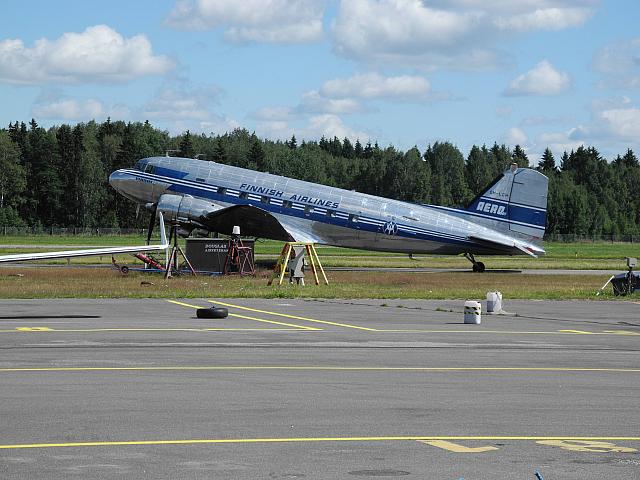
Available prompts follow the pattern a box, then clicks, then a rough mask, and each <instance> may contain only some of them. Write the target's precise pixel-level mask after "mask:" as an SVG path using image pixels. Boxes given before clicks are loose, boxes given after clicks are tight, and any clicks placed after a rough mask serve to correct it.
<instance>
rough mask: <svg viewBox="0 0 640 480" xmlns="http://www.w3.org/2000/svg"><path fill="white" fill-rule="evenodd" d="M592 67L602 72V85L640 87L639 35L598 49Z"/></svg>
mask: <svg viewBox="0 0 640 480" xmlns="http://www.w3.org/2000/svg"><path fill="white" fill-rule="evenodd" d="M593 67H594V69H595V70H596V71H597V72H599V73H601V74H602V76H603V81H602V85H603V86H608V87H618V88H640V37H636V38H632V39H631V40H627V41H623V42H618V43H615V44H612V45H608V46H606V47H604V48H602V49H600V50H599V51H598V52H596V54H595V56H594V59H593Z"/></svg>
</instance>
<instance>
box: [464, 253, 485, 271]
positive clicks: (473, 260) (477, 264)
mask: <svg viewBox="0 0 640 480" xmlns="http://www.w3.org/2000/svg"><path fill="white" fill-rule="evenodd" d="M464 258H466V259H467V260H469V261H470V262H471V264H472V265H473V268H472V270H473V271H474V272H478V273H482V272H484V263H482V262H476V258H475V257H474V256H473V253H465V254H464Z"/></svg>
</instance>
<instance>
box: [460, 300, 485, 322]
mask: <svg viewBox="0 0 640 480" xmlns="http://www.w3.org/2000/svg"><path fill="white" fill-rule="evenodd" d="M481 311H482V305H481V304H480V302H476V301H473V300H469V301H466V302H464V323H473V324H475V325H480V321H481Z"/></svg>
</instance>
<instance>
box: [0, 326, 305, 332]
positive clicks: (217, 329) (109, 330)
mask: <svg viewBox="0 0 640 480" xmlns="http://www.w3.org/2000/svg"><path fill="white" fill-rule="evenodd" d="M226 331H231V332H265V331H266V332H272V331H273V332H283V331H286V332H297V331H300V329H299V328H232V327H229V328H69V329H66V328H59V329H58V328H47V329H25V328H16V329H14V330H0V333H33V332H36V333H90V332H226Z"/></svg>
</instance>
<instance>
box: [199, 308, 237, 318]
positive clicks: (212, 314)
mask: <svg viewBox="0 0 640 480" xmlns="http://www.w3.org/2000/svg"><path fill="white" fill-rule="evenodd" d="M228 315H229V311H228V310H227V309H226V308H224V307H211V308H199V309H198V310H197V311H196V316H197V317H198V318H227V316H228Z"/></svg>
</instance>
